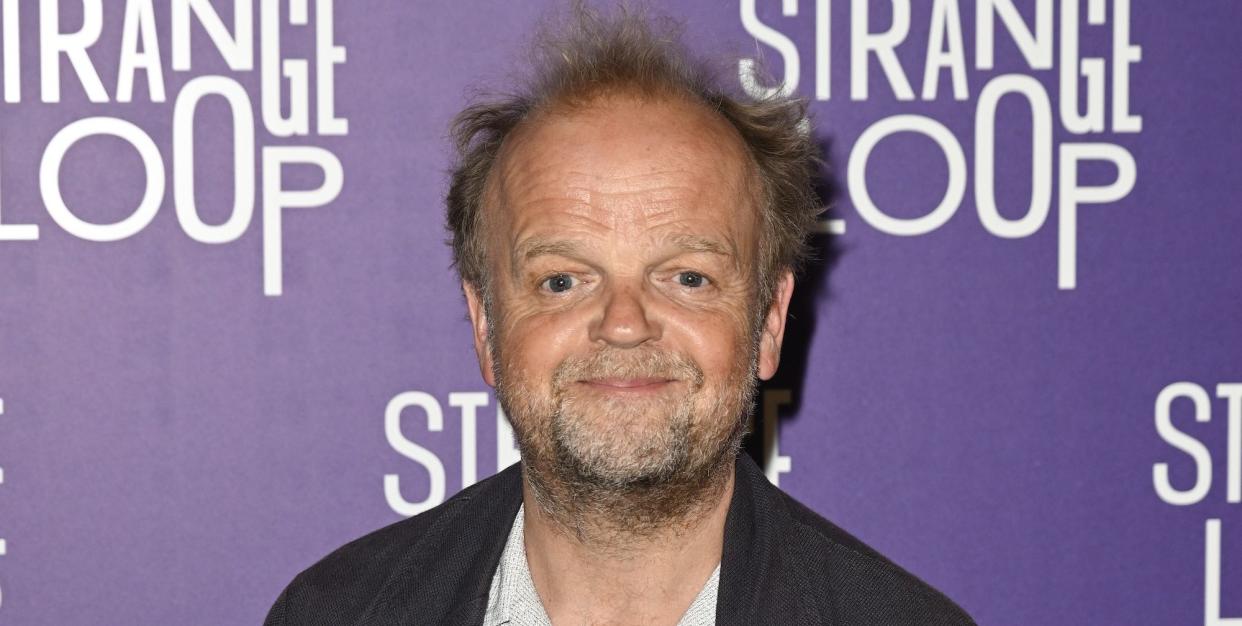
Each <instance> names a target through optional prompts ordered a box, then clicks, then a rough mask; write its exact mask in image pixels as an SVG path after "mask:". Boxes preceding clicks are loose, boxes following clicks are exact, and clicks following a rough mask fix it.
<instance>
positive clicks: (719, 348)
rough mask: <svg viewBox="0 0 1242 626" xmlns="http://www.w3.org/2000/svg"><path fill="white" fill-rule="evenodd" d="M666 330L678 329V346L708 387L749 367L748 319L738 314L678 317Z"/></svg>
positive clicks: (724, 312) (724, 313)
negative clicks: (696, 365) (701, 371)
mask: <svg viewBox="0 0 1242 626" xmlns="http://www.w3.org/2000/svg"><path fill="white" fill-rule="evenodd" d="M674 319H675V322H674V323H673V324H670V325H668V326H666V330H675V331H676V334H677V336H678V339H677V341H676V342H675V343H676V344H679V346H680V347H682V349H683V350H685V351H686V352H687V353H688V354H689V356H690V357H691V358H693V359H694V360H695V361H696V362H697V363H698V364H699V367H701V368H702V369H703V374H704V376H705V377H706V378H707V380H708V383H709V384H713V383H714V384H715V385H720V384H724V379H727V378H729V377H730V376H733V375H734V371H735V370H737V369H738V368H745V367H746V366H747V363H746V358H747V357H748V352H749V346H748V345H747V342H748V341H749V339H748V337H747V333H746V324H747V318H746V315H745V314H743V313H739V312H735V311H716V312H713V313H711V314H703V313H701V312H700V313H698V314H695V315H682V316H675V318H674Z"/></svg>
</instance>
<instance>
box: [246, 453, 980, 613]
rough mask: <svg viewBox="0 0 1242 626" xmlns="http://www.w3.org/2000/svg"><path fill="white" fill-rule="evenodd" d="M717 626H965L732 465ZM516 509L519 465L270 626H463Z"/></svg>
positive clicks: (415, 526) (907, 578)
mask: <svg viewBox="0 0 1242 626" xmlns="http://www.w3.org/2000/svg"><path fill="white" fill-rule="evenodd" d="M735 471H736V480H735V482H734V488H733V498H732V500H731V502H730V504H729V511H728V514H727V517H726V521H725V538H724V550H723V554H722V556H721V566H720V591H719V596H718V600H717V604H716V623H717V624H719V625H721V626H724V625H732V624H781V625H786V624H788V625H794V624H835V625H853V624H883V625H901V624H910V625H915V624H929V625H955V624H973V623H974V622H973V621H972V620H971V618H970V617H969V616H968V615H967V614H966V613H965V611H963V610H962V609H961V608H960V607H958V606H957V605H956V604H954V603H953V602H952V601H951V600H949V599H948V598H947V597H945V596H944V595H943V594H941V593H940V592H938V591H936V590H935V589H933V588H932V587H930V586H929V585H927V584H926V583H924V582H923V581H921V580H919V579H918V578H916V577H915V576H913V575H912V574H910V573H908V572H906V571H905V570H903V569H901V568H900V567H898V566H897V565H895V564H893V563H892V562H891V561H889V560H888V559H886V558H885V557H883V556H882V555H880V554H879V553H878V552H876V551H875V550H872V549H871V548H870V547H868V546H866V545H865V544H863V543H862V542H861V541H859V540H858V539H855V538H854V537H852V536H850V535H849V534H848V533H846V532H845V531H843V530H841V529H840V528H838V527H837V526H836V525H834V524H832V523H831V522H829V521H828V520H826V519H824V518H823V517H821V516H819V515H818V514H816V513H815V512H814V511H811V510H810V509H808V508H807V507H805V506H803V505H802V504H801V503H799V502H798V501H796V500H794V499H793V498H792V497H790V496H789V495H787V494H785V493H784V492H782V491H781V490H780V489H778V488H776V487H775V486H773V485H772V484H771V483H770V482H768V480H767V478H766V477H765V476H764V474H763V472H762V471H761V470H760V469H759V467H758V466H757V465H755V463H754V461H752V460H751V459H750V457H748V456H746V455H741V456H740V457H738V459H737V463H736V470H735ZM521 502H522V474H521V463H515V464H514V465H512V466H510V467H509V468H508V469H505V470H503V471H502V472H500V473H499V474H497V475H495V476H492V477H491V478H488V479H486V480H483V481H481V482H479V483H478V484H475V485H473V486H471V487H469V488H467V489H465V490H463V491H462V492H460V493H458V494H457V495H455V496H453V497H452V498H450V499H449V500H447V501H446V502H444V503H443V504H441V505H439V506H437V507H436V508H434V509H431V510H430V511H427V512H425V513H422V514H420V515H416V516H414V517H411V518H409V519H406V520H402V521H400V522H397V523H395V524H392V525H390V526H387V527H385V528H382V529H380V530H377V531H375V532H373V533H371V534H368V535H366V536H364V537H362V538H360V539H357V540H355V541H353V542H350V543H348V544H346V545H344V546H342V547H341V548H339V549H337V550H336V551H334V552H332V553H331V554H329V555H328V556H326V557H324V558H323V559H322V560H321V561H319V562H318V563H316V564H315V565H313V566H311V567H310V568H308V569H307V570H305V571H303V572H302V573H301V574H298V576H297V577H295V578H294V579H293V581H292V582H291V583H289V585H288V587H286V588H285V590H284V591H283V592H282V593H281V594H280V597H279V598H277V599H276V603H275V604H274V605H273V606H272V608H271V611H270V612H269V613H268V616H267V621H266V622H265V624H266V626H295V625H298V626H300V625H304V624H305V625H321V624H322V625H328V624H332V625H334V626H336V625H344V624H356V625H364V624H365V625H380V624H384V625H388V624H394V625H395V624H450V625H457V624H462V625H466V624H470V625H477V624H481V623H482V621H483V613H484V610H485V609H486V608H487V596H488V591H489V589H490V588H491V582H492V576H493V574H495V572H496V567H497V565H498V563H499V562H500V556H501V553H502V552H503V551H504V547H505V541H506V539H507V538H508V535H509V530H510V528H511V527H512V525H513V519H514V516H515V515H517V511H518V506H519V505H520V504H521Z"/></svg>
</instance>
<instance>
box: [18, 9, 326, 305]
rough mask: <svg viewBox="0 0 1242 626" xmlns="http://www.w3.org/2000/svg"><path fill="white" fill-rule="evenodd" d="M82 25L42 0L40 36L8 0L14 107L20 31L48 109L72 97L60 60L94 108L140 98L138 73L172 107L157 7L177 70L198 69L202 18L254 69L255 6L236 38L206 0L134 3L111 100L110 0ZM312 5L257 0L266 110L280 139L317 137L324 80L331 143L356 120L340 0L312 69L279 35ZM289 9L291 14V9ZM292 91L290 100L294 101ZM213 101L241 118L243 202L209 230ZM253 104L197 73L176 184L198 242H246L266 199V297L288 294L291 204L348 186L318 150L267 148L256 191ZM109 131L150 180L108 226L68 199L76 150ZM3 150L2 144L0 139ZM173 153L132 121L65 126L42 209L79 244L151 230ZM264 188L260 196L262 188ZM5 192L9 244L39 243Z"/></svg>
mask: <svg viewBox="0 0 1242 626" xmlns="http://www.w3.org/2000/svg"><path fill="white" fill-rule="evenodd" d="M80 1H81V5H82V25H81V27H80V28H78V29H77V30H76V31H73V32H63V31H62V30H61V21H62V20H61V15H60V11H61V3H60V2H58V1H57V0H41V1H40V2H39V4H38V8H39V11H38V15H37V17H38V21H39V28H38V29H37V30H22V29H20V24H21V23H22V20H23V19H29V18H30V17H31V16H27V15H23V14H22V13H21V12H20V9H19V6H21V7H22V8H28V7H29V5H19V3H18V2H17V0H0V23H2V29H0V35H2V36H3V45H2V46H0V54H2V55H3V62H2V63H0V67H2V69H3V74H4V80H3V93H4V102H5V103H6V104H18V103H20V102H21V101H22V98H23V96H24V93H23V90H22V87H23V83H22V80H21V68H22V64H21V52H22V48H21V46H20V42H21V37H22V35H28V34H34V33H37V34H38V38H39V46H38V50H39V60H40V65H39V67H40V81H39V85H40V90H39V94H40V98H41V101H42V102H44V103H58V102H61V100H62V95H63V94H62V91H61V87H62V84H61V83H62V74H61V68H62V61H64V60H67V61H68V62H69V63H68V67H69V68H70V69H71V70H72V71H71V72H70V76H72V77H73V78H74V79H76V81H77V84H78V85H79V86H80V87H81V89H82V91H83V92H84V94H85V96H86V98H87V100H88V101H89V102H91V103H106V102H109V101H110V100H111V99H112V98H115V101H116V102H119V103H129V102H133V100H134V95H135V93H134V84H135V78H136V77H137V75H138V74H139V73H141V74H142V76H143V78H144V79H145V82H146V85H147V91H146V97H147V99H149V101H150V102H152V103H163V102H166V101H167V93H166V90H165V75H164V69H163V64H162V61H161V49H160V43H159V39H158V36H157V31H156V28H155V20H156V17H157V14H156V11H155V6H156V4H158V6H159V7H160V8H161V9H164V8H167V10H168V18H169V19H170V21H171V32H172V36H171V38H170V39H171V41H172V50H171V53H172V54H171V68H172V71H174V72H189V71H191V70H192V68H193V60H192V57H191V50H192V47H191V32H192V30H193V29H192V24H193V23H197V24H198V25H199V26H200V27H201V28H202V29H203V30H204V31H205V32H206V34H207V35H208V37H209V38H210V40H211V43H212V44H213V45H214V47H215V50H216V52H218V53H219V54H220V56H221V57H222V58H223V59H224V61H225V63H226V65H227V66H228V68H229V70H231V71H233V72H251V71H254V68H255V63H254V56H255V41H254V16H253V11H252V8H253V4H252V1H253V0H235V1H234V2H233V23H232V30H231V31H230V30H229V29H228V28H227V27H226V26H225V23H224V21H223V19H222V18H221V16H220V15H219V13H218V12H217V11H216V9H215V8H214V7H213V5H212V4H211V2H209V1H208V0H170V1H169V2H167V3H153V1H152V0H127V1H126V3H125V7H124V18H123V24H122V25H121V28H122V37H121V42H122V43H121V50H120V53H119V56H118V59H117V69H118V71H117V83H116V87H115V89H114V90H113V92H112V93H111V94H109V92H108V90H107V88H106V87H105V85H104V84H103V81H102V80H101V79H100V74H99V71H98V69H97V66H96V63H97V62H98V60H99V56H100V55H98V54H96V55H95V57H94V58H92V55H91V51H90V49H91V47H92V46H94V45H95V43H96V42H97V41H99V39H100V36H101V34H102V32H103V27H104V23H103V5H102V0H80ZM309 5H310V0H283V1H282V0H259V9H260V10H259V46H258V51H259V75H260V87H261V89H260V115H261V119H262V124H263V128H264V129H265V130H266V131H267V133H268V134H270V135H272V136H274V137H301V136H308V135H310V134H311V132H312V125H311V115H310V111H311V105H310V99H311V95H312V88H311V84H312V81H311V77H312V74H313V77H314V89H313V92H314V96H315V111H316V117H315V124H314V128H313V130H314V132H315V133H316V134H318V135H323V136H343V135H346V134H348V132H349V121H348V120H347V119H345V118H343V117H339V116H338V115H337V114H336V110H335V71H336V66H337V65H340V64H343V63H344V62H345V56H346V55H345V48H344V47H342V46H338V45H336V43H335V41H334V34H333V33H334V23H333V0H315V3H314V6H315V12H314V15H315V24H314V43H315V45H314V50H315V59H314V61H315V64H314V71H313V73H312V71H311V65H310V60H308V59H302V58H285V57H284V56H283V55H282V53H281V39H280V38H281V30H282V28H283V27H284V26H286V25H289V26H295V27H296V26H309V25H310V7H309ZM285 6H287V8H288V12H287V15H282V8H284V7H285ZM285 94H287V99H286V98H285ZM208 97H214V98H220V99H222V100H223V101H224V102H225V103H227V105H228V107H229V110H230V112H231V116H232V126H233V127H232V139H233V154H232V160H233V164H232V166H233V168H232V169H233V174H234V176H233V206H232V209H231V212H230V213H229V217H228V218H227V219H226V220H225V221H224V222H223V223H220V224H208V223H207V222H205V221H203V219H202V218H201V217H200V215H199V212H198V209H197V206H196V202H195V198H196V196H195V184H194V134H195V119H196V112H197V110H198V105H199V104H200V103H201V102H202V101H203V100H204V99H205V98H208ZM254 108H255V107H254V105H253V103H252V102H251V97H250V95H249V93H248V92H247V91H246V90H245V89H244V88H243V87H242V85H241V83H239V82H238V81H237V80H236V79H234V78H231V77H228V76H220V75H205V76H196V77H194V78H192V79H190V80H189V81H187V82H186V83H185V85H184V86H183V87H182V88H181V89H180V91H179V92H178V93H177V95H176V97H175V99H174V103H173V114H172V116H173V124H172V127H173V133H172V148H171V150H172V154H171V163H172V181H171V183H172V187H173V205H174V208H175V211H176V214H177V221H178V222H179V224H180V225H181V228H182V230H183V231H184V232H185V234H186V235H188V236H189V237H190V238H191V239H193V240H195V241H198V242H201V243H206V244H212V245H219V244H225V243H229V242H232V241H235V240H237V239H238V238H239V237H241V235H242V234H243V233H245V232H246V230H247V229H248V228H249V227H250V223H251V221H252V218H253V215H254V211H255V204H256V198H257V199H258V202H260V203H261V211H262V220H263V226H262V231H263V232H262V234H263V291H264V293H265V294H266V295H269V296H278V295H281V293H282V290H283V271H282V253H281V251H282V246H283V236H282V229H281V223H282V220H283V215H284V212H285V210H286V209H293V208H310V207H321V206H325V205H327V204H329V203H331V202H332V201H334V200H335V199H336V198H337V196H338V195H339V194H340V192H341V189H342V187H343V184H344V171H343V168H342V166H341V162H340V159H339V158H337V156H336V155H335V154H333V153H332V152H330V151H329V150H327V149H325V148H322V147H318V146H290V145H282V146H264V147H262V148H261V150H260V153H261V160H260V165H261V175H262V179H261V183H260V184H259V185H258V188H256V180H255V178H256V169H257V168H256V163H255V160H256V159H255V152H256V139H255V126H256V121H255V114H254ZM103 135H108V136H112V137H116V138H119V139H121V140H123V141H124V142H126V143H127V144H128V145H129V146H130V147H131V148H132V149H133V150H134V151H135V152H136V153H137V154H138V156H139V157H140V159H141V161H142V165H143V170H144V175H145V186H144V191H143V195H142V199H141V200H140V201H139V203H138V205H137V207H135V208H133V210H132V211H129V213H128V215H127V216H126V217H124V218H123V219H120V220H118V221H115V222H111V223H106V224H100V223H94V222H90V221H87V220H85V219H83V218H81V217H80V216H79V215H78V214H77V213H75V212H74V210H73V209H72V208H71V207H69V206H68V204H67V203H66V202H65V199H64V197H63V195H62V193H61V187H60V178H61V166H62V162H63V160H64V158H65V155H66V153H67V152H68V151H69V150H70V149H71V148H72V147H73V146H74V145H75V144H77V143H78V142H80V141H82V140H84V139H87V138H90V137H96V136H103ZM0 149H3V144H2V143H0ZM164 157H165V155H164V154H163V153H162V152H161V151H160V149H159V147H158V146H157V145H156V143H155V141H154V140H153V139H152V138H151V135H150V134H149V133H148V132H147V131H145V130H143V129H142V128H140V127H139V126H138V125H136V124H134V123H133V122H130V121H127V120H124V119H120V118H117V117H108V116H91V117H86V118H83V119H78V120H75V121H73V122H71V123H69V124H68V125H66V126H65V127H64V128H62V129H61V130H60V131H58V132H57V133H56V134H55V135H54V136H53V137H52V138H51V140H50V141H49V142H48V144H47V146H46V148H45V149H44V151H43V155H42V158H41V159H40V161H39V191H40V194H41V196H42V198H43V204H44V208H45V209H46V210H47V213H48V215H49V216H50V217H51V218H52V221H53V222H55V223H56V225H57V226H59V227H60V228H61V229H63V230H64V231H65V232H67V233H69V234H70V235H72V236H74V237H78V238H80V239H84V240H87V241H101V242H116V241H122V240H124V239H127V238H129V237H132V236H134V235H135V234H137V233H139V232H141V231H142V230H143V229H144V228H146V226H147V225H148V224H150V223H151V221H152V219H154V218H155V216H156V214H157V213H158V212H159V209H160V206H161V205H162V203H163V198H164V192H165V188H166V187H167V186H168V184H169V180H168V175H167V172H166V169H165V164H164V163H165V161H164ZM286 165H292V166H310V167H312V168H314V169H316V170H318V171H319V172H320V173H321V174H322V176H323V182H322V183H321V184H320V185H319V186H318V187H317V188H314V189H299V190H292V189H288V188H287V187H286V186H285V184H284V181H283V180H282V171H283V168H284V167H285V166H286ZM260 190H261V195H257V192H259V191H260ZM2 209H3V197H2V196H0V241H33V240H37V239H39V225H38V224H16V223H8V224H6V223H4V220H3V213H2Z"/></svg>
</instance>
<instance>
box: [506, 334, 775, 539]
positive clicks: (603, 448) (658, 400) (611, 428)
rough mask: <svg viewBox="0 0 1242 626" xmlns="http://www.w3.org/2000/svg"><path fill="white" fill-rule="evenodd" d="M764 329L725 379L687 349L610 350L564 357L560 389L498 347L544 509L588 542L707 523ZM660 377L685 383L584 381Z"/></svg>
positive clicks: (743, 419)
mask: <svg viewBox="0 0 1242 626" xmlns="http://www.w3.org/2000/svg"><path fill="white" fill-rule="evenodd" d="M756 334H757V333H753V332H752V333H750V341H749V342H746V339H745V338H739V339H740V341H741V342H742V343H743V345H744V346H746V347H747V350H746V352H747V353H746V355H745V356H746V358H745V359H739V360H738V362H737V363H736V366H735V367H734V368H732V369H731V370H730V371H729V373H728V375H727V376H726V377H725V378H724V379H723V380H720V381H716V382H715V384H711V383H710V382H709V381H706V380H705V379H704V375H703V371H702V369H701V368H700V367H699V366H698V364H697V363H695V362H694V361H693V360H692V359H690V358H689V357H687V356H684V355H680V354H676V353H672V352H666V351H661V350H658V349H652V348H645V347H639V348H630V349H617V348H607V349H603V350H599V351H596V352H592V353H590V354H588V355H585V356H582V357H570V358H567V359H565V360H564V361H562V362H561V363H560V364H559V365H558V366H557V367H556V369H555V370H554V372H553V375H552V381H551V390H550V392H548V391H545V390H544V388H543V386H542V385H540V384H539V383H538V381H533V380H530V379H529V378H528V377H527V376H525V375H524V374H525V372H523V371H522V370H520V369H519V368H516V367H512V366H510V365H509V364H507V363H506V362H505V361H504V360H503V359H504V356H505V355H504V354H498V353H497V351H496V350H495V348H493V357H494V360H493V363H495V364H496V367H495V372H494V373H495V374H496V390H497V396H498V397H499V399H500V403H501V405H502V406H503V407H504V409H505V411H506V413H507V414H508V416H509V419H510V421H511V423H512V424H513V429H514V434H515V435H516V437H517V440H518V446H519V448H520V449H521V452H522V462H523V472H524V476H525V478H526V480H527V483H528V484H529V485H530V488H531V492H532V493H533V495H534V497H535V500H536V502H537V504H538V505H539V508H540V510H541V511H542V513H544V514H545V515H546V516H547V517H548V518H550V519H551V520H552V521H553V522H554V523H555V524H556V525H557V526H559V527H561V528H562V529H564V530H565V531H567V532H569V533H571V534H573V535H574V536H576V537H577V538H578V539H579V540H581V541H584V542H590V543H592V544H595V545H597V546H600V547H606V546H612V547H615V548H619V549H623V548H624V547H625V546H627V545H631V544H634V543H636V542H639V541H642V540H643V539H644V538H654V537H655V536H657V535H664V534H666V533H670V532H671V533H674V534H677V533H678V532H679V531H680V530H682V529H684V528H687V527H689V526H692V525H693V524H695V523H696V522H697V521H698V519H699V518H700V517H702V514H704V513H706V511H707V510H710V509H711V508H712V507H713V506H715V505H716V504H717V503H718V501H719V496H720V495H721V492H722V490H723V489H724V487H725V486H726V485H727V479H728V473H729V472H730V471H731V470H732V461H733V460H734V458H735V457H736V455H737V452H738V450H739V448H740V446H741V440H742V437H743V436H744V435H745V434H746V427H747V423H748V417H749V415H750V411H751V410H752V409H753V405H754V396H755V391H756V387H757V379H756V372H757V367H758V348H757V346H758V342H757V339H758V337H757V336H755V335H756ZM493 339H498V338H493ZM490 343H492V345H493V346H496V345H499V343H500V342H497V341H493V342H490ZM648 377H652V378H664V379H668V380H673V381H677V382H675V383H672V384H671V388H669V389H667V390H665V391H663V392H660V393H657V394H651V395H648V396H643V395H638V396H636V397H629V396H626V395H623V394H598V393H595V392H593V391H591V390H590V389H587V388H585V387H584V385H583V383H581V382H579V381H582V380H593V379H601V378H648Z"/></svg>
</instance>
